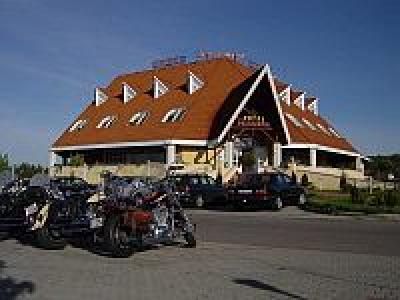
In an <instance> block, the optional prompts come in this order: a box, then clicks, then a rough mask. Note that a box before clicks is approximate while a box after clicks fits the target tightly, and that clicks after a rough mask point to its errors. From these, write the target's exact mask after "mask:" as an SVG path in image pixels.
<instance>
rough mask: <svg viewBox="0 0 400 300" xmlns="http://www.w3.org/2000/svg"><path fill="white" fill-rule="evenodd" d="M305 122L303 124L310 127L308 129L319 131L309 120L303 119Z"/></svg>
mask: <svg viewBox="0 0 400 300" xmlns="http://www.w3.org/2000/svg"><path fill="white" fill-rule="evenodd" d="M302 120H303V122H304V124H306V125H307V126H308V128H310V129H311V130H314V131H315V130H317V128H315V126H314V125H313V124H312V123H311V122H310V121H308V120H307V119H304V118H303V119H302Z"/></svg>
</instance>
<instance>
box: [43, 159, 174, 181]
mask: <svg viewBox="0 0 400 300" xmlns="http://www.w3.org/2000/svg"><path fill="white" fill-rule="evenodd" d="M105 171H109V172H111V173H113V174H115V175H119V176H150V177H156V178H163V177H165V175H166V169H165V165H164V164H161V163H153V162H150V163H147V164H140V165H115V166H106V165H96V166H82V167H70V166H57V167H52V168H51V169H50V175H51V176H55V177H57V176H59V177H60V176H75V177H79V178H82V179H85V180H86V181H88V182H89V183H95V184H97V183H99V182H100V175H101V174H102V173H103V172H105Z"/></svg>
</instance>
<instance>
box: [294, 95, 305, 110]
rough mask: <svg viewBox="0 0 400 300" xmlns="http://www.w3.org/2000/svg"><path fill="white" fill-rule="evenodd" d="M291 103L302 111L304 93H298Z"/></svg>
mask: <svg viewBox="0 0 400 300" xmlns="http://www.w3.org/2000/svg"><path fill="white" fill-rule="evenodd" d="M293 103H294V104H295V105H297V106H298V107H300V108H301V110H304V93H303V92H300V94H299V95H298V96H297V97H296V98H295V99H294V100H293Z"/></svg>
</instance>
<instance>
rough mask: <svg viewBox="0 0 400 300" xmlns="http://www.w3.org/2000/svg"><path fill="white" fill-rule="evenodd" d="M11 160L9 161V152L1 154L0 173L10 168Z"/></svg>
mask: <svg viewBox="0 0 400 300" xmlns="http://www.w3.org/2000/svg"><path fill="white" fill-rule="evenodd" d="M9 169H10V166H9V161H8V155H7V154H0V173H1V172H3V171H5V170H9Z"/></svg>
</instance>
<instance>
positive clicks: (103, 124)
mask: <svg viewBox="0 0 400 300" xmlns="http://www.w3.org/2000/svg"><path fill="white" fill-rule="evenodd" d="M115 119H116V117H115V116H107V117H105V118H103V120H101V121H100V123H99V124H98V125H97V128H110V126H111V124H112V123H113V122H114V121H115Z"/></svg>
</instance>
